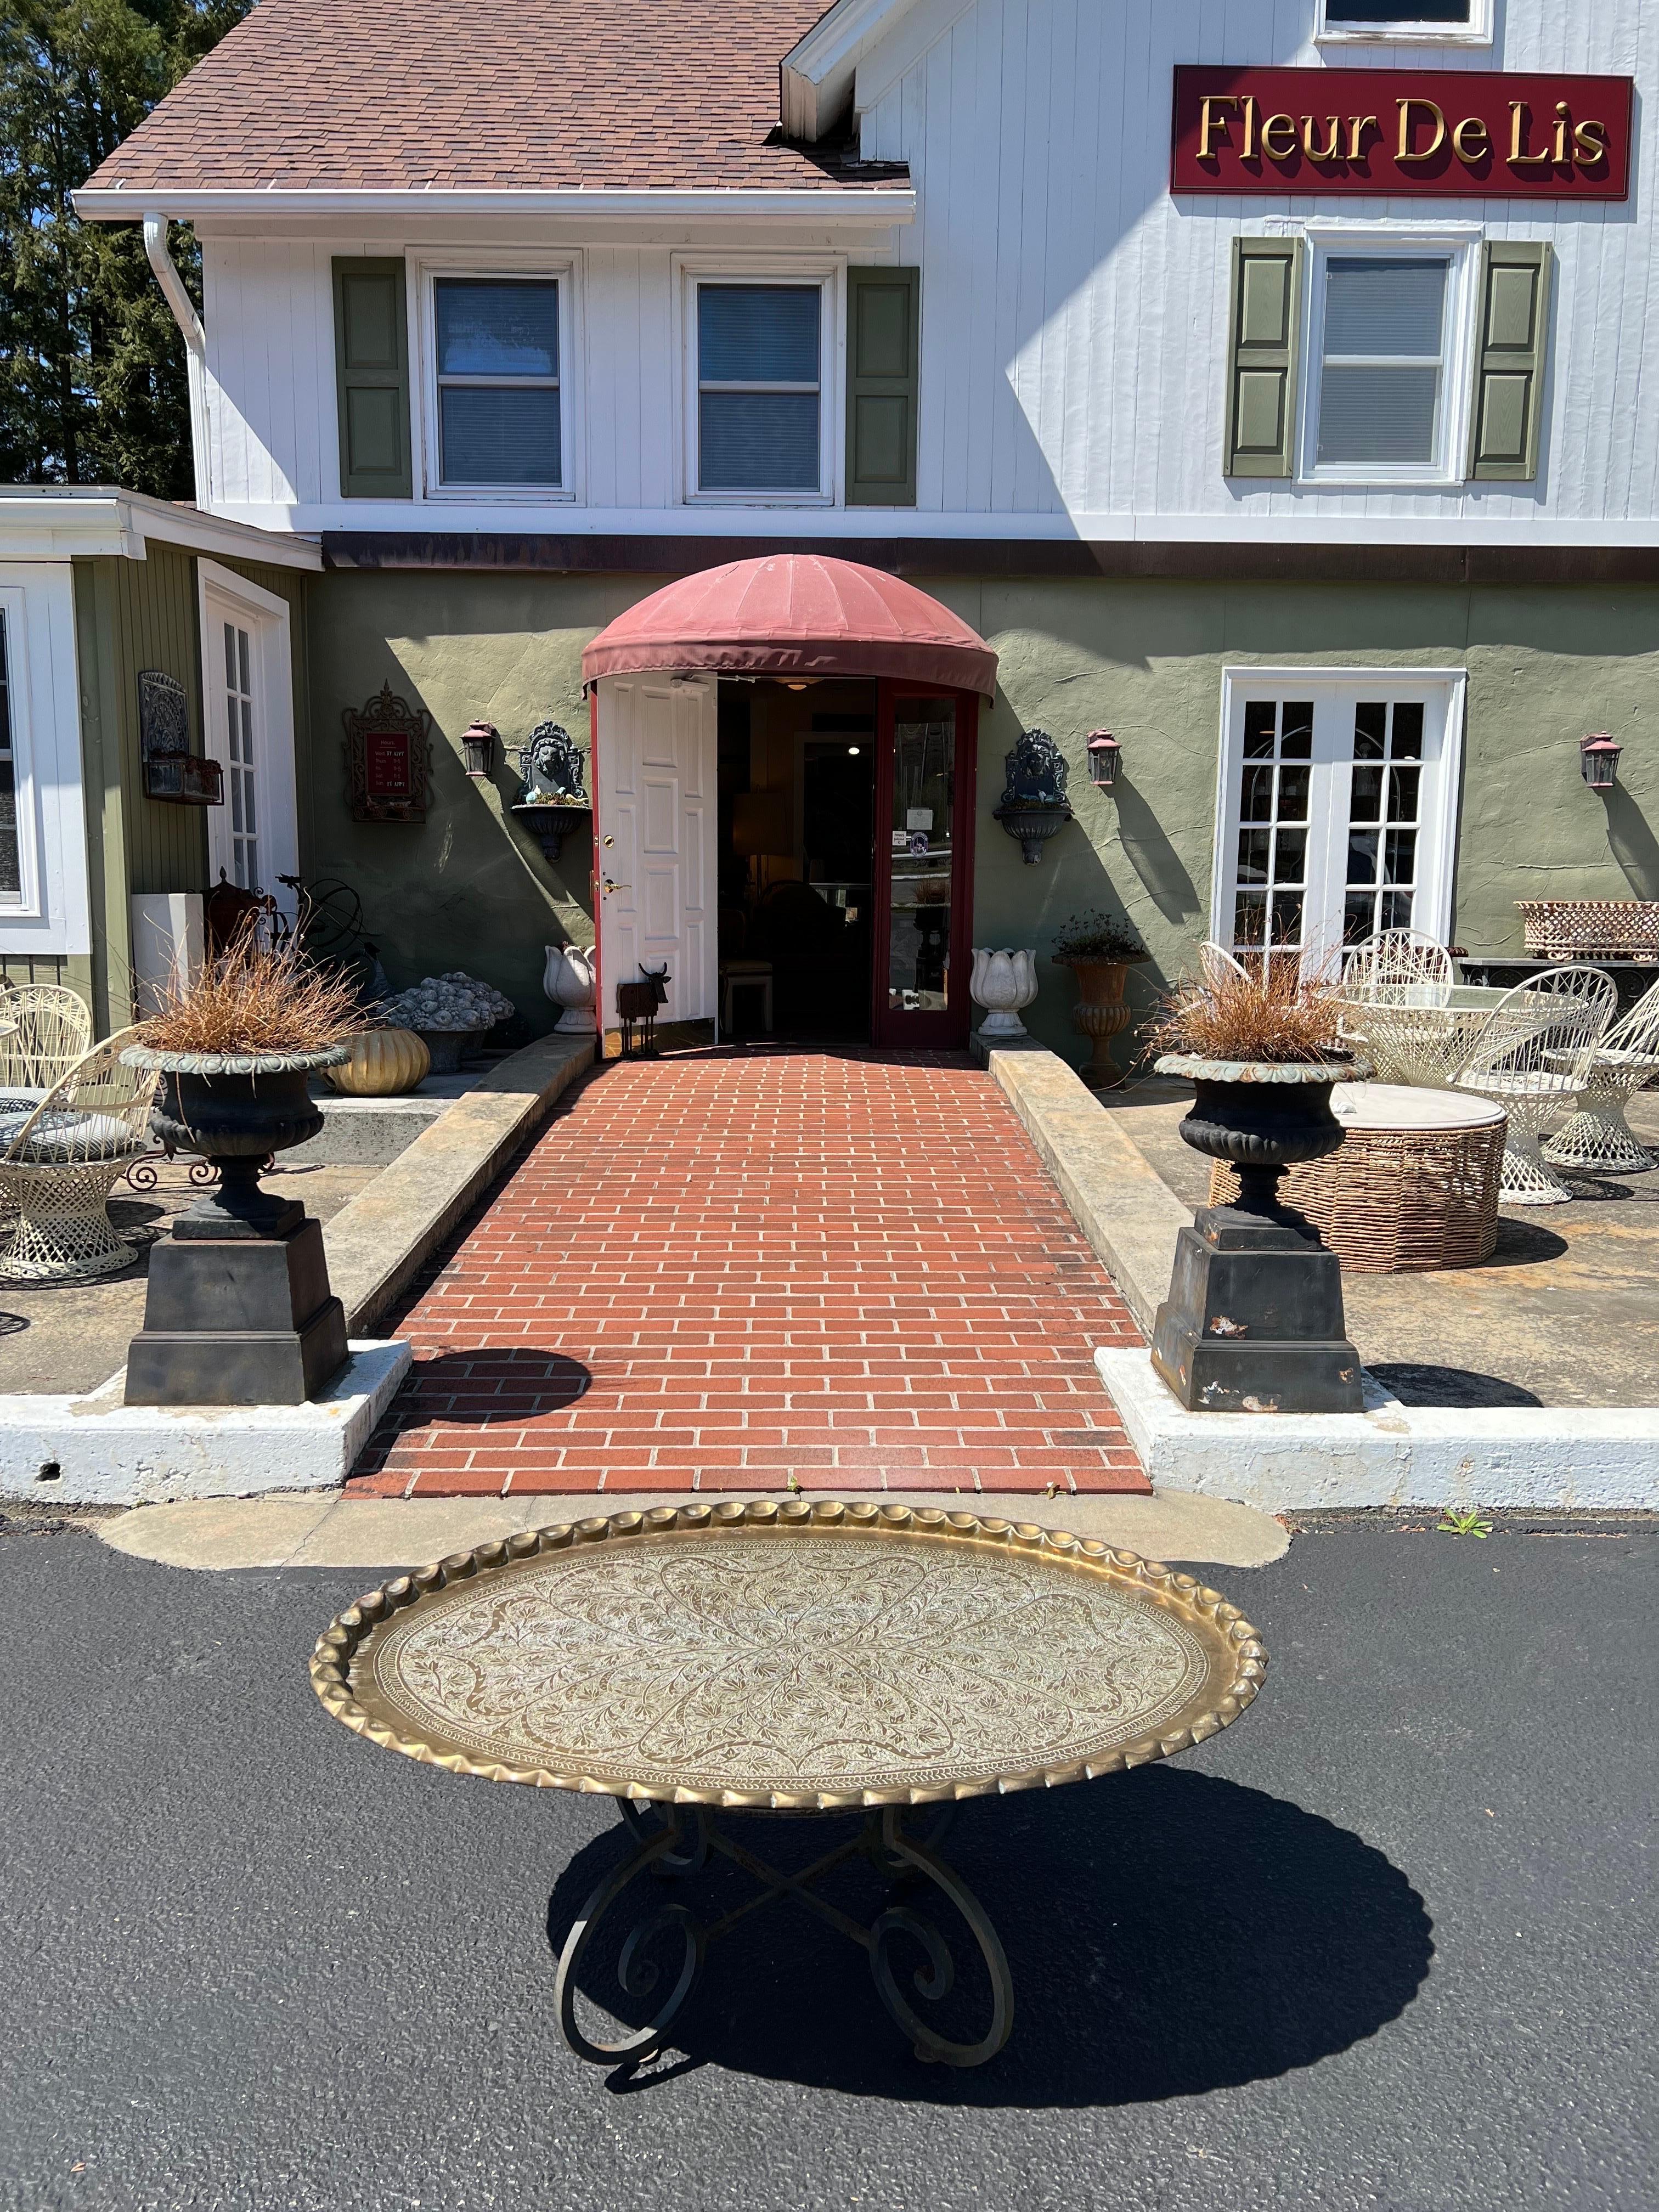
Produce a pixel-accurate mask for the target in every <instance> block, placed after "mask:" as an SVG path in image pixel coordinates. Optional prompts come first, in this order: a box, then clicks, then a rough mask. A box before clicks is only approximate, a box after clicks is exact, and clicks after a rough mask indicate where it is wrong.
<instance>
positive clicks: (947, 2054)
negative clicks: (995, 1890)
mask: <svg viewBox="0 0 1659 2212" xmlns="http://www.w3.org/2000/svg"><path fill="white" fill-rule="evenodd" d="M877 1848H878V1852H879V1855H880V1863H882V1864H883V1865H884V1866H888V1867H891V1866H893V1865H894V1864H895V1863H899V1864H902V1865H903V1866H905V1867H907V1868H914V1869H916V1870H917V1871H918V1872H919V1873H921V1874H922V1875H926V1876H927V1879H928V1881H932V1882H933V1883H934V1884H936V1885H937V1887H939V1888H940V1889H942V1890H943V1891H944V1893H945V1895H946V1897H948V1898H949V1899H950V1900H951V1904H952V1905H955V1906H956V1908H957V1911H958V1912H959V1913H960V1914H961V1915H962V1917H963V1921H964V1922H965V1923H967V1927H968V1931H969V1935H971V1936H972V1937H973V1939H974V1941H975V1943H977V1944H978V1946H979V1951H980V1956H981V1958H982V1959H983V1960H984V1961H985V1966H986V1971H987V1972H988V1974H989V1975H990V1978H991V2024H990V2027H988V2028H987V2030H986V2033H985V2034H984V2035H983V2036H982V2037H981V2039H980V2040H979V2041H978V2042H977V2043H955V2042H952V2041H951V2040H950V2039H949V2038H947V2037H945V2036H942V2035H940V2034H939V2033H937V2031H936V2030H935V2029H933V2028H932V2027H929V2026H928V2024H927V2021H925V2020H923V2019H922V2018H921V2015H919V2014H918V2013H917V2012H916V2011H915V2009H914V2008H913V2007H912V2006H911V2004H910V2002H909V2000H908V1998H907V1997H906V1996H905V1995H904V1993H903V1991H902V1990H901V1989H900V1987H899V1984H898V1980H897V1978H896V1975H895V1974H894V1972H893V1967H892V1962H891V1960H890V1958H889V1956H888V1951H889V1947H890V1942H891V1940H892V1938H893V1937H894V1936H898V1935H904V1936H909V1937H910V1938H911V1940H912V1941H913V1942H917V1943H920V1944H921V1948H922V1949H923V1950H924V1951H925V1952H926V1953H927V1966H925V1967H921V1968H918V1969H917V1971H916V1972H915V1973H914V1974H913V1975H912V1977H911V1980H912V1983H913V1984H914V1986H915V1990H916V1992H917V1994H918V1995H919V1996H922V1997H925V1998H926V1999H927V2001H928V2002H930V2003H933V2004H937V2003H939V2002H940V2000H941V1999H942V1998H944V1997H945V1996H948V1995H949V1993H950V1990H951V1986H952V1984H953V1983H954V1981H955V1979H956V1969H955V1966H954V1965H953V1963H952V1960H951V1951H950V1947H949V1945H948V1944H947V1943H946V1942H945V1938H944V1936H941V1935H940V1933H939V1929H937V1928H936V1927H935V1926H934V1924H933V1922H932V1921H931V1920H929V1919H927V1917H926V1916H925V1915H924V1914H922V1913H920V1912H917V1911H915V1910H914V1909H913V1908H912V1907H911V1906H909V1905H892V1906H890V1908H889V1909H888V1911H885V1912H884V1913H883V1914H882V1916H881V1917H880V1918H879V1919H878V1921H877V1922H876V1923H875V1925H874V1926H873V1927H872V1929H871V1930H870V1938H871V1941H870V1970H871V1972H872V1974H873V1975H874V1976H875V1982H876V1989H877V1990H878V1993H879V1995H880V1997H881V2001H882V2002H883V2003H884V2005H885V2006H886V2008H887V2009H888V2011H889V2012H890V2013H891V2015H893V2018H894V2019H895V2020H896V2021H897V2022H898V2024H899V2026H900V2027H902V2029H903V2030H904V2033H906V2034H907V2035H908V2037H909V2038H910V2039H911V2042H912V2043H913V2044H914V2045H915V2053H916V2056H917V2057H918V2058H928V2059H933V2060H936V2061H938V2062H939V2063H940V2064H942V2065H945V2066H983V2065H984V2063H985V2062H986V2061H987V2059H988V2058H994V2057H996V2055H997V2053H998V2051H1000V2050H1001V2048H1002V2046H1003V2045H1004V2044H1005V2043H1006V2041H1007V2040H1008V2038H1009V2035H1010V2033H1012V2028H1013V2025H1014V1985H1013V1980H1012V1977H1011V1975H1010V1974H1009V1972H1008V1960H1007V1957H1006V1954H1005V1953H1004V1951H1003V1948H1002V1943H1001V1941H1000V1938H999V1936H998V1935H997V1931H996V1929H994V1927H993V1926H992V1925H991V1923H990V1922H989V1920H988V1919H987V1917H986V1916H985V1912H984V1909H983V1907H982V1906H981V1904H980V1902H979V1899H977V1898H976V1897H975V1895H974V1893H973V1892H972V1890H970V1889H969V1887H968V1885H967V1883H966V1882H965V1881H963V1879H962V1877H961V1876H960V1875H958V1874H957V1871H956V1869H954V1868H953V1867H951V1866H947V1865H946V1863H945V1861H944V1860H943V1859H942V1858H939V1857H938V1856H937V1855H936V1854H935V1853H934V1852H933V1850H930V1849H929V1848H928V1845H927V1844H919V1843H914V1842H912V1840H911V1839H910V1838H909V1837H908V1836H907V1835H906V1834H905V1833H904V1831H903V1828H902V1826H901V1824H900V1818H899V1814H898V1812H897V1810H896V1808H890V1809H889V1810H888V1811H886V1812H884V1814H882V1817H881V1829H880V1838H879V1842H878V1846H877Z"/></svg>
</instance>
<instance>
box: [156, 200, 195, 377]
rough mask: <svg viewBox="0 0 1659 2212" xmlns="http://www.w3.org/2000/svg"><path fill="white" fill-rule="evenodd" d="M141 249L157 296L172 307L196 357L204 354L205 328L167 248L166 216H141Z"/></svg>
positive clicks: (188, 344)
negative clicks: (157, 285)
mask: <svg viewBox="0 0 1659 2212" xmlns="http://www.w3.org/2000/svg"><path fill="white" fill-rule="evenodd" d="M144 252H145V255H146V257H147V258H148V259H149V265H150V267H151V268H152V269H153V270H155V281H156V283H158V284H159V285H160V286H161V296H162V298H163V299H165V300H166V301H167V305H168V307H171V308H172V310H173V321H174V322H175V323H177V324H178V325H179V329H180V330H181V331H183V332H184V334H185V344H186V345H187V346H188V347H189V348H190V350H191V353H193V354H194V355H195V356H196V358H197V361H205V360H206V358H207V332H206V331H204V329H203V328H202V319H201V317H200V316H199V315H198V314H197V312H196V302H195V301H193V300H192V299H191V296H190V294H189V293H188V292H187V291H185V280H184V278H183V277H182V276H180V275H179V271H178V269H177V268H176V267H175V265H174V264H173V256H172V255H171V254H170V253H169V252H167V217H166V216H164V215H152V214H150V213H149V212H148V211H146V213H145V216H144Z"/></svg>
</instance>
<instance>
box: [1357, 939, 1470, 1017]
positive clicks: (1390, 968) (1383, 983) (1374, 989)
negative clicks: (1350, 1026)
mask: <svg viewBox="0 0 1659 2212" xmlns="http://www.w3.org/2000/svg"><path fill="white" fill-rule="evenodd" d="M1456 981H1457V968H1456V964H1455V962H1454V961H1453V959H1452V957H1451V954H1450V953H1449V952H1448V951H1447V950H1446V948H1445V946H1444V945H1438V944H1437V943H1436V942H1435V940H1434V939H1433V938H1431V937H1425V935H1424V933H1423V932H1422V931H1421V930H1420V929H1383V930H1379V931H1378V932H1377V933H1376V936H1375V937H1368V938H1367V939H1365V941H1364V944H1363V945H1355V946H1354V948H1353V950H1352V952H1350V953H1349V954H1348V955H1347V956H1346V958H1345V959H1344V961H1343V963H1342V994H1343V996H1344V997H1345V998H1349V999H1362V1000H1365V1001H1367V1002H1368V1003H1369V1004H1370V1005H1373V1006H1449V1004H1450V1002H1451V991H1452V986H1453V984H1454V983H1455V982H1456Z"/></svg>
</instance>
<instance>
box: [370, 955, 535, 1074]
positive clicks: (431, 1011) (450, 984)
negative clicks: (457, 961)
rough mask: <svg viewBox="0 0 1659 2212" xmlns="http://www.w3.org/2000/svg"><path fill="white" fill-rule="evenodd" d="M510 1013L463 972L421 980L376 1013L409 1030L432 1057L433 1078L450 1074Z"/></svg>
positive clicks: (504, 1001)
mask: <svg viewBox="0 0 1659 2212" xmlns="http://www.w3.org/2000/svg"><path fill="white" fill-rule="evenodd" d="M516 1011H517V1010H516V1009H515V1007H514V1006H513V1001H512V1000H511V999H508V998H505V997H503V996H502V994H501V992H499V991H497V990H495V989H494V988H493V987H492V986H491V985H489V984H488V983H481V982H480V981H478V979H477V976H476V975H468V974H467V972H466V970H465V969H464V968H453V969H451V970H450V971H449V973H448V974H447V975H427V976H423V977H422V980H421V981H419V982H418V983H415V984H411V985H410V988H409V989H408V990H407V991H399V992H398V995H397V996H396V998H392V999H387V1000H385V1001H384V1003H383V1004H382V1006H381V1007H380V1018H381V1019H382V1020H383V1021H385V1022H389V1023H396V1024H398V1026H399V1027H400V1028H403V1029H406V1030H414V1032H415V1034H416V1036H417V1037H419V1039H420V1040H421V1042H422V1044H423V1045H424V1046H425V1047H426V1048H427V1050H428V1052H429V1053H430V1054H431V1055H432V1073H434V1074H435V1075H453V1074H455V1073H457V1071H458V1070H459V1067H460V1065H461V1054H463V1053H464V1052H465V1051H466V1050H467V1049H468V1048H469V1047H470V1046H471V1044H472V1043H473V1042H474V1041H475V1040H476V1039H477V1038H478V1037H481V1036H483V1033H484V1031H485V1030H493V1029H494V1028H495V1024H496V1023H497V1022H504V1021H507V1019H509V1018H510V1017H511V1016H512V1015H513V1013H514V1012H516Z"/></svg>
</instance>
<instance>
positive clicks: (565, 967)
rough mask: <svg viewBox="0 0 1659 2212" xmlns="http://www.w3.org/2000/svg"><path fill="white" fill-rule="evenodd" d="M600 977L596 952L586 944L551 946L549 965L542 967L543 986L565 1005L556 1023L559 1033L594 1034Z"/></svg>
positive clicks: (556, 1029) (548, 949)
mask: <svg viewBox="0 0 1659 2212" xmlns="http://www.w3.org/2000/svg"><path fill="white" fill-rule="evenodd" d="M596 980H597V979H596V978H595V976H594V973H593V955H592V951H589V950H588V949H587V948H586V946H583V945H549V946H548V948H547V965H546V967H545V968H544V969H543V971H542V989H543V990H544V992H545V994H547V996H548V998H550V1000H552V1002H553V1004H554V1005H555V1006H562V1007H563V1008H564V1012H562V1014H561V1015H560V1016H559V1018H558V1020H557V1021H556V1022H555V1023H554V1024H553V1029H554V1033H555V1035H556V1036H592V1035H593V1033H594V1030H595V1028H596V1026H597V1024H595V1022H594V1018H593V994H594V987H595V982H596Z"/></svg>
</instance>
